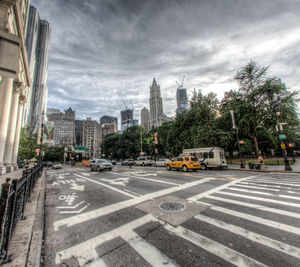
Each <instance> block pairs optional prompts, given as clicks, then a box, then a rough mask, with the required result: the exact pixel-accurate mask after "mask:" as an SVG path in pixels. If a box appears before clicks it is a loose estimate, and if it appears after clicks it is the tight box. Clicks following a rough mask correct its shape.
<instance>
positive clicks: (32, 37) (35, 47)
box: [23, 6, 51, 133]
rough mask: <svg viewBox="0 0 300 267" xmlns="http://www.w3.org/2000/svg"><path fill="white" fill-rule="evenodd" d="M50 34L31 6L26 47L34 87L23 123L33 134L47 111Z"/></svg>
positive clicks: (43, 21) (46, 25)
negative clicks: (28, 126) (29, 127)
mask: <svg viewBox="0 0 300 267" xmlns="http://www.w3.org/2000/svg"><path fill="white" fill-rule="evenodd" d="M50 34H51V31H50V26H49V23H48V22H47V21H46V20H41V19H40V18H39V14H38V12H37V10H36V8H35V7H33V6H30V12H29V24H28V28H27V34H26V38H27V39H26V45H27V47H28V48H27V54H28V57H29V62H30V71H31V76H32V86H31V92H30V93H29V95H28V97H29V99H30V107H29V106H27V108H26V110H25V112H26V114H24V119H23V121H24V123H27V124H29V125H30V126H31V131H32V133H36V132H37V131H38V129H39V128H40V127H41V124H42V113H43V112H44V111H45V110H46V102H47V90H48V89H47V72H48V54H49V43H50Z"/></svg>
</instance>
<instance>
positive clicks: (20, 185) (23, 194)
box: [0, 165, 43, 265]
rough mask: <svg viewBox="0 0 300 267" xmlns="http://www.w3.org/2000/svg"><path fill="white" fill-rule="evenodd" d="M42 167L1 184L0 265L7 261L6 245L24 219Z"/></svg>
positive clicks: (27, 171)
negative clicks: (27, 204) (26, 207)
mask: <svg viewBox="0 0 300 267" xmlns="http://www.w3.org/2000/svg"><path fill="white" fill-rule="evenodd" d="M42 169H43V167H42V166H40V165H38V166H35V167H32V168H30V169H26V170H24V171H23V173H22V177H21V178H20V179H14V180H12V181H11V183H10V180H11V179H10V178H6V183H4V184H2V189H1V197H0V227H1V228H0V265H1V263H3V262H4V261H6V260H7V257H8V254H7V249H8V244H9V241H10V240H11V238H12V236H13V234H14V232H15V229H16V226H17V224H18V222H19V221H20V220H21V219H24V209H25V206H26V203H27V202H30V195H31V193H32V190H33V188H34V185H35V183H36V181H37V179H38V178H39V177H40V176H41V173H42Z"/></svg>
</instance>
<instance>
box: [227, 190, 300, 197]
mask: <svg viewBox="0 0 300 267" xmlns="http://www.w3.org/2000/svg"><path fill="white" fill-rule="evenodd" d="M227 189H229V190H234V191H239V192H247V193H253V194H260V195H266V196H272V197H280V198H290V199H295V200H300V197H293V196H290V195H282V194H278V195H273V194H270V193H266V192H260V191H254V190H247V189H240V188H227Z"/></svg>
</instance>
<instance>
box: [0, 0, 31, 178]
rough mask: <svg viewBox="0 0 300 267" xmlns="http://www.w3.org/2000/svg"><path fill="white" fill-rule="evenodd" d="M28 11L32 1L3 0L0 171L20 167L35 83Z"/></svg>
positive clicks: (0, 5) (0, 10)
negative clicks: (27, 41)
mask: <svg viewBox="0 0 300 267" xmlns="http://www.w3.org/2000/svg"><path fill="white" fill-rule="evenodd" d="M28 12H29V1H28V0H1V1H0V174H4V173H6V172H10V171H12V170H15V169H17V155H18V149H19V139H20V130H21V122H22V113H23V107H24V104H25V103H26V101H27V99H26V92H27V90H28V88H29V87H30V86H31V79H30V71H29V65H28V58H27V51H26V45H25V35H26V28H27V18H28Z"/></svg>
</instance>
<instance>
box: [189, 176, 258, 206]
mask: <svg viewBox="0 0 300 267" xmlns="http://www.w3.org/2000/svg"><path fill="white" fill-rule="evenodd" d="M253 177H256V176H248V177H245V178H242V179H240V180H235V181H232V182H230V183H226V184H224V185H221V186H218V187H216V188H213V189H211V190H208V191H205V192H203V193H200V194H198V195H195V196H192V197H189V198H188V199H187V200H189V201H196V200H198V199H199V198H203V197H206V196H208V195H210V194H213V193H216V192H218V191H220V190H222V189H224V188H227V187H229V186H231V185H234V184H236V183H239V182H240V181H245V180H248V179H251V178H253Z"/></svg>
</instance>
